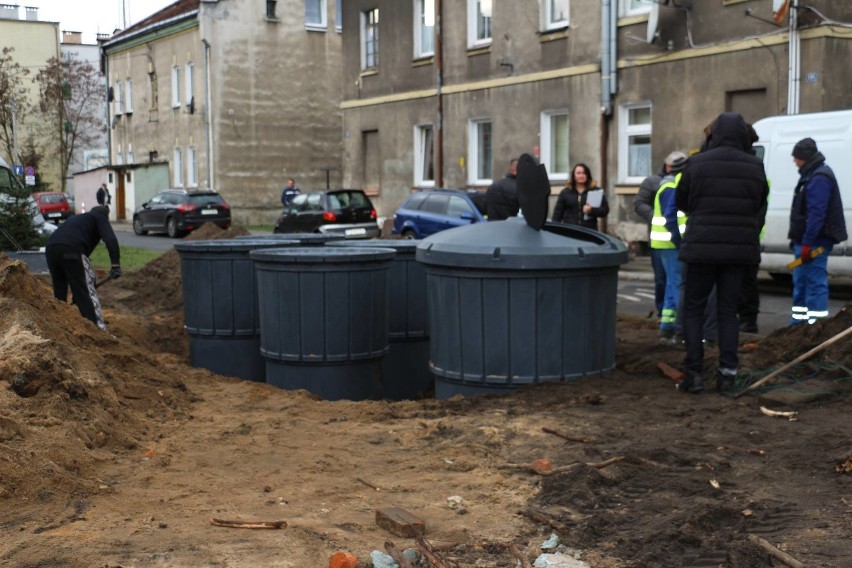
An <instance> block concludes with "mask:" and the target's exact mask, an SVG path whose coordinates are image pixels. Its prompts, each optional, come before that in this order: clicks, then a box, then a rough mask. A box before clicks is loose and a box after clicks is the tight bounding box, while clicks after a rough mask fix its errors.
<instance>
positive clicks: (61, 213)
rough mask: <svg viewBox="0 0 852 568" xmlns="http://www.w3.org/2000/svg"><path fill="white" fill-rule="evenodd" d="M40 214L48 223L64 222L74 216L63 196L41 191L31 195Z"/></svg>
mask: <svg viewBox="0 0 852 568" xmlns="http://www.w3.org/2000/svg"><path fill="white" fill-rule="evenodd" d="M33 199H35V202H36V204H38V208H39V210H40V211H41V214H42V215H43V216H44V218H45V219H46V220H48V221H54V222H56V221H64V220H65V219H67V218H68V217H70V216H71V215H73V214H74V212H73V211H71V207H70V206H69V205H68V200H67V199H65V195H63V194H62V193H60V192H58V191H41V192H36V193H33Z"/></svg>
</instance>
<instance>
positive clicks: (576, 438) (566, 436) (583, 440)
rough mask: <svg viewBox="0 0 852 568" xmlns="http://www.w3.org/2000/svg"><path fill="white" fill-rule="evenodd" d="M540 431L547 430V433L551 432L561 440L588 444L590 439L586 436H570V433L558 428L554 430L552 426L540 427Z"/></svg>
mask: <svg viewBox="0 0 852 568" xmlns="http://www.w3.org/2000/svg"><path fill="white" fill-rule="evenodd" d="M541 431H542V432H547V433H548V434H553V435H554V436H559V437H560V438H562V439H563V440H568V441H569V442H580V443H581V444H588V443H589V442H591V441H592V439H591V438H587V437H586V436H571V435H570V434H565V433H563V432H559V431H558V430H554V429H553V428H542V429H541Z"/></svg>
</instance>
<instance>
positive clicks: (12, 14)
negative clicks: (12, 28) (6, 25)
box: [0, 4, 18, 20]
mask: <svg viewBox="0 0 852 568" xmlns="http://www.w3.org/2000/svg"><path fill="white" fill-rule="evenodd" d="M0 19H3V20H17V19H18V5H17V4H0Z"/></svg>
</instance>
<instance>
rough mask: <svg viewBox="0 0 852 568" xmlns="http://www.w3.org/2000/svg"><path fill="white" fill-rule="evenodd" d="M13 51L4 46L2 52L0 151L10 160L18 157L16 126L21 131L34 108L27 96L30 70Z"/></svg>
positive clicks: (0, 74) (0, 66)
mask: <svg viewBox="0 0 852 568" xmlns="http://www.w3.org/2000/svg"><path fill="white" fill-rule="evenodd" d="M13 51H15V48H14V47H4V48H3V50H2V52H0V151H2V154H3V155H4V156H5V157H6V158H7V159H9V160H10V161H15V160H16V159H18V156H15V155H14V154H15V153H14V149H15V129H16V126H17V130H18V132H20V130H21V128H20V125H21V124H22V123H23V122H24V119H25V117H26V116H27V114H28V113H29V112H30V111H31V110H32V108H31V106H30V105H29V103H28V102H27V96H26V92H27V88H26V85H27V84H28V83H29V82H28V81H27V80H26V78H27V75H29V73H30V70H29V69H27V68H26V67H22V66H21V65H20V64H19V63H16V62H15V60H14V59H13V57H12V52H13ZM16 123H17V124H16ZM19 142H20V141H19Z"/></svg>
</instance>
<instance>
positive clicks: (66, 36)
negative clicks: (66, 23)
mask: <svg viewBox="0 0 852 568" xmlns="http://www.w3.org/2000/svg"><path fill="white" fill-rule="evenodd" d="M62 43H72V44H76V45H80V44H82V43H83V32H71V31H68V30H62Z"/></svg>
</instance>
